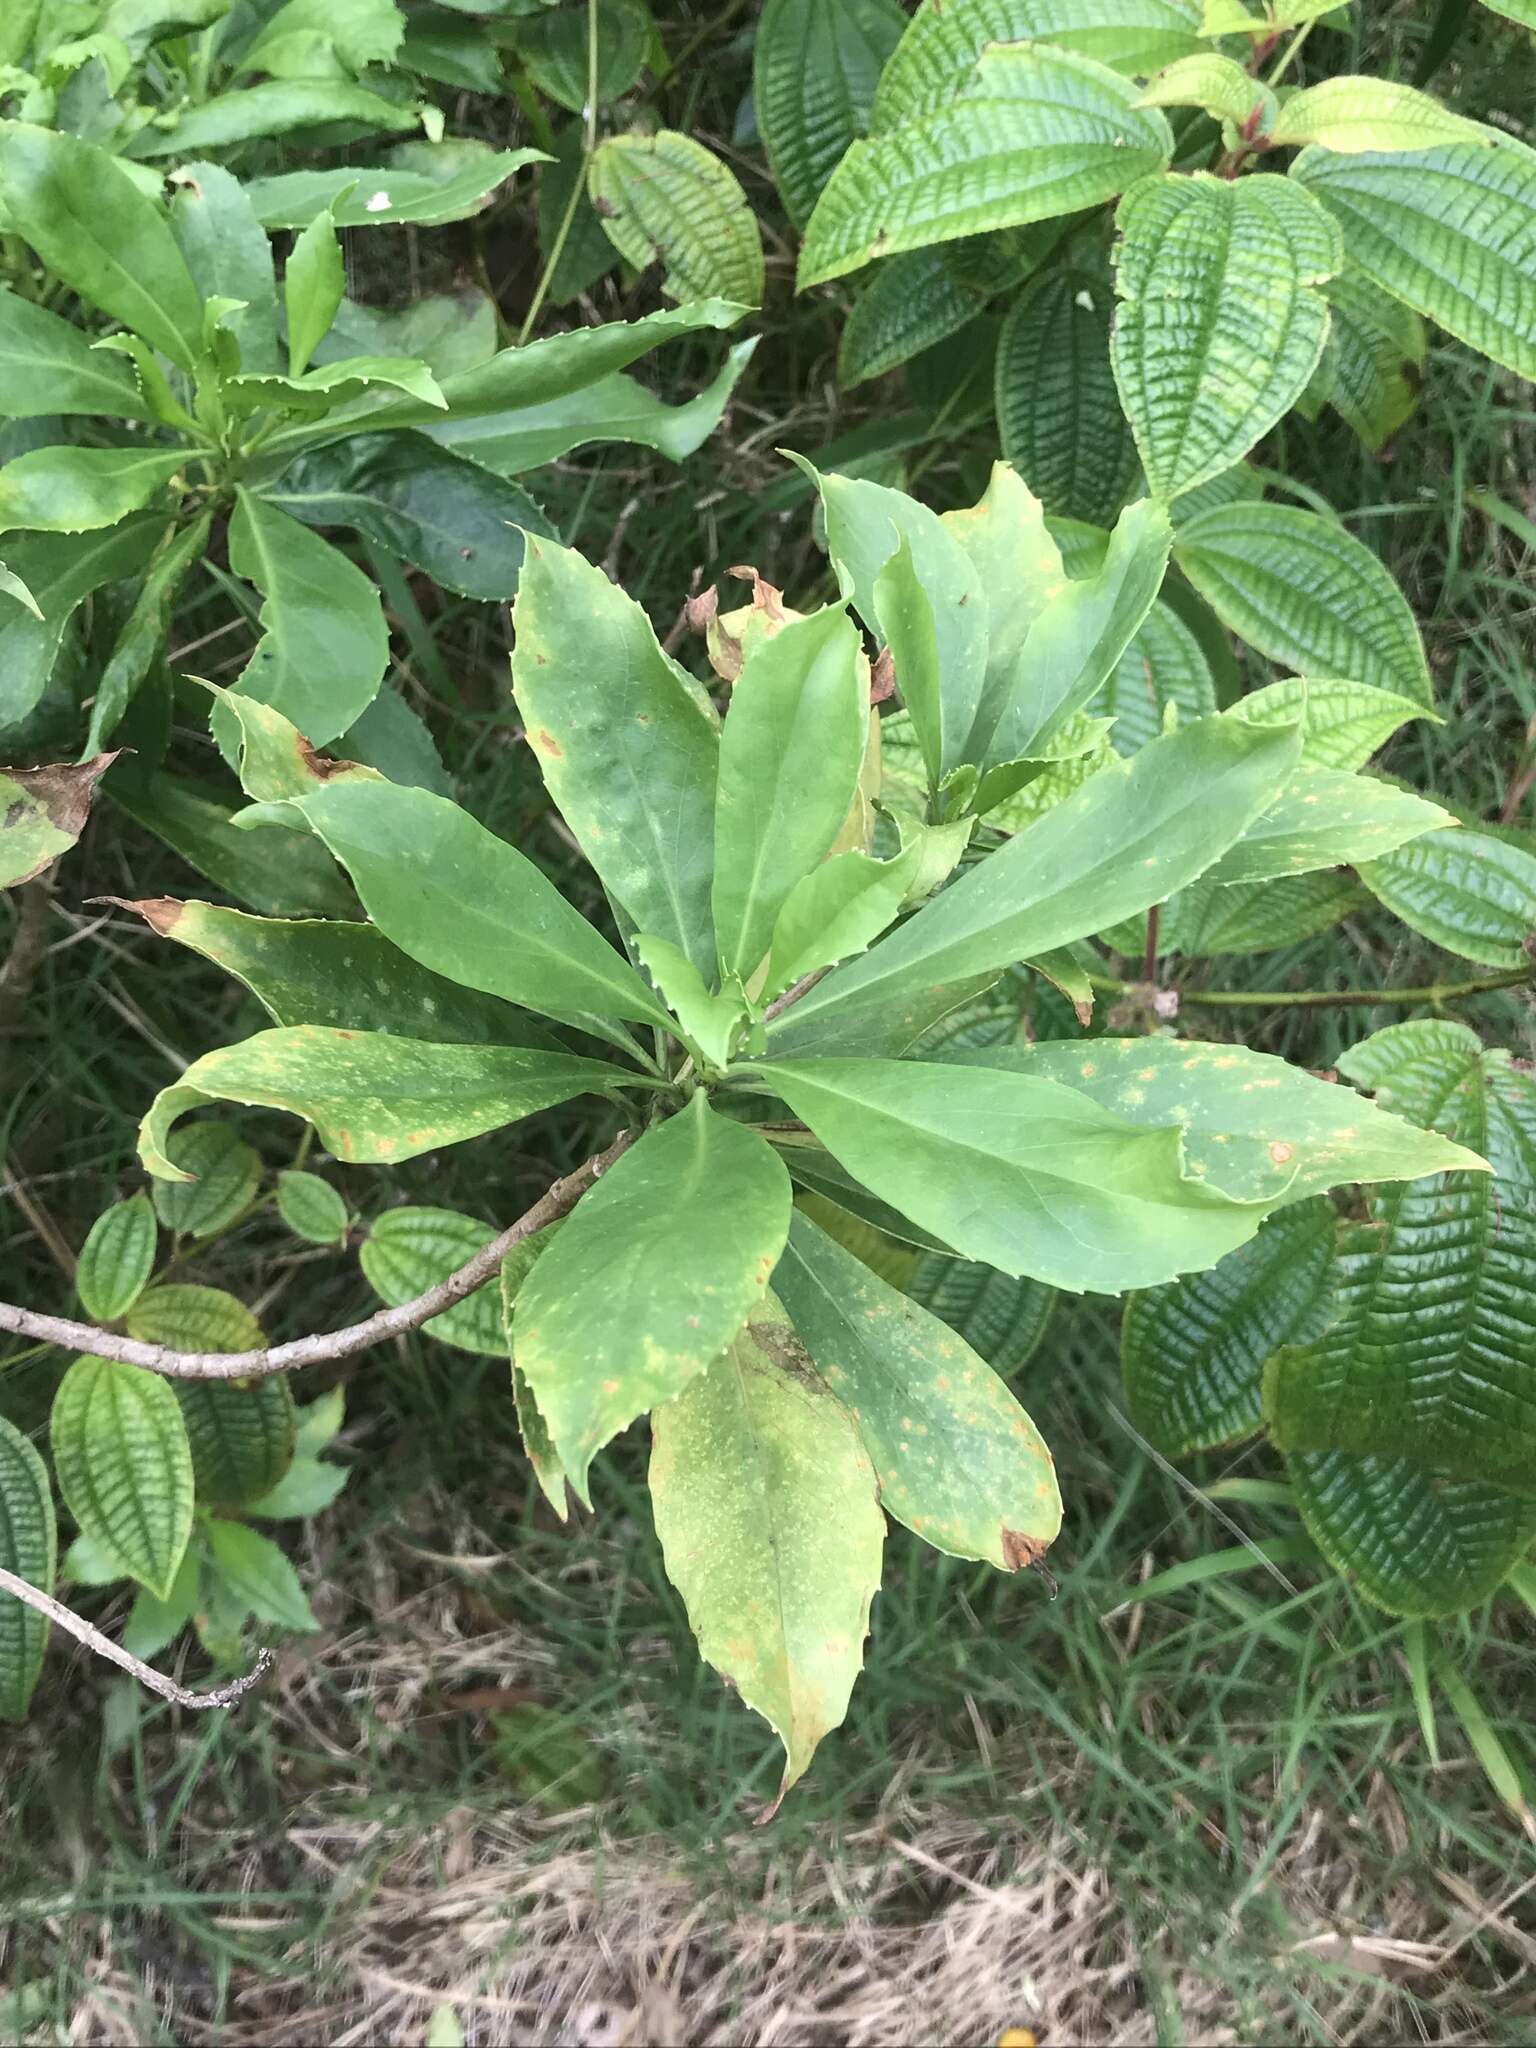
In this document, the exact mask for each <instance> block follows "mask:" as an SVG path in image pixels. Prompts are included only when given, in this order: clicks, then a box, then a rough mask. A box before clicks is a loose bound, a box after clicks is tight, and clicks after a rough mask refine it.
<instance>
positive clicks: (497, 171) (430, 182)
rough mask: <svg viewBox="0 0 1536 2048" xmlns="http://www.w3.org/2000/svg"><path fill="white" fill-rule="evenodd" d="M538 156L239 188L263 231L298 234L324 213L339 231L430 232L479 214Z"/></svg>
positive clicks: (392, 167)
mask: <svg viewBox="0 0 1536 2048" xmlns="http://www.w3.org/2000/svg"><path fill="white" fill-rule="evenodd" d="M543 156H544V153H543V151H542V150H537V149H510V150H500V151H488V152H487V153H486V154H485V155H484V156H478V155H477V156H475V157H474V158H472V159H468V160H466V159H464V158H462V157H456V158H455V159H454V167H453V168H452V169H448V168H446V167H445V169H444V171H443V172H442V173H441V174H436V173H435V172H434V170H420V169H415V168H412V167H410V166H408V165H406V164H404V163H401V164H386V165H380V166H379V167H377V168H370V169H367V170H359V169H357V168H356V166H354V165H350V164H348V165H344V166H342V167H341V168H339V169H337V170H333V171H284V172H282V173H280V174H279V175H278V176H277V177H275V178H253V179H251V180H250V182H249V183H248V184H247V185H246V187H245V190H246V194H247V197H248V198H249V200H250V203H251V206H252V207H253V209H254V210H255V213H256V217H257V219H258V220H259V221H260V222H261V225H262V226H263V227H264V228H305V227H308V226H309V223H310V222H311V221H312V220H313V219H314V218H315V217H316V215H317V214H321V213H329V214H330V215H331V217H332V219H333V220H334V221H335V223H336V225H337V227H339V228H363V227H382V226H385V225H387V224H389V223H392V222H398V221H409V222H411V223H412V224H413V225H414V226H416V227H423V228H433V227H441V226H442V225H443V224H444V223H445V222H447V221H455V220H464V219H466V218H467V217H468V216H469V215H471V214H475V213H478V212H479V211H480V209H481V208H482V207H483V206H484V205H486V204H487V202H488V201H489V200H490V198H491V196H492V194H493V193H494V192H495V191H496V189H497V187H498V186H499V185H502V184H504V183H505V182H506V180H507V179H508V178H510V177H511V176H512V174H513V172H514V171H519V170H521V169H522V168H523V166H524V165H525V164H531V163H539V162H541V161H543ZM421 161H422V159H421V158H416V159H414V160H413V162H415V163H420V162H421Z"/></svg>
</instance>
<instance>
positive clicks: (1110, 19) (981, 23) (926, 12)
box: [871, 0, 1201, 129]
mask: <svg viewBox="0 0 1536 2048" xmlns="http://www.w3.org/2000/svg"><path fill="white" fill-rule="evenodd" d="M1033 39H1038V40H1040V41H1041V42H1048V43H1054V44H1057V45H1059V46H1060V47H1061V48H1062V49H1064V50H1075V51H1076V52H1077V53H1078V54H1079V55H1080V56H1084V57H1093V58H1095V59H1096V60H1097V61H1098V62H1099V63H1100V64H1107V65H1108V66H1109V67H1110V69H1111V70H1113V71H1120V72H1123V73H1124V74H1125V75H1126V77H1127V78H1145V77H1147V76H1148V75H1149V74H1150V73H1151V72H1154V71H1159V70H1161V69H1162V67H1163V66H1164V65H1165V64H1171V63H1173V62H1174V60H1175V59H1176V58H1179V57H1188V56H1192V55H1193V54H1194V53H1195V52H1197V51H1198V50H1199V49H1200V47H1201V44H1200V9H1199V6H1198V5H1197V4H1196V0H923V5H921V6H920V7H919V8H918V10H917V12H916V14H915V15H914V16H913V19H912V23H911V26H910V27H909V28H908V30H907V33H906V35H905V36H904V37H903V38H902V42H901V47H900V49H899V50H898V51H897V53H896V55H895V56H894V57H893V58H892V59H891V61H890V63H889V64H887V65H886V67H885V70H884V71H883V72H882V73H881V77H880V90H879V92H878V93H877V94H876V96H875V107H874V114H873V117H872V124H871V125H872V126H873V127H875V128H876V129H884V128H893V127H897V126H899V125H900V124H901V123H902V122H905V121H910V120H911V119H912V118H913V117H914V116H915V115H917V114H925V113H931V112H932V111H933V110H934V109H935V108H937V107H942V106H945V105H947V104H948V102H949V101H950V100H951V99H952V98H953V96H954V94H955V93H956V92H957V91H958V90H960V89H961V88H963V87H964V86H965V85H966V83H967V82H968V81H969V79H970V77H971V75H972V73H973V72H974V70H975V67H976V62H977V59H978V58H979V57H980V56H981V55H982V53H983V51H984V50H985V49H986V48H987V46H988V44H990V43H1016V42H1026V41H1030V40H1033Z"/></svg>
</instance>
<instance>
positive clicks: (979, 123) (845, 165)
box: [799, 43, 1173, 290]
mask: <svg viewBox="0 0 1536 2048" xmlns="http://www.w3.org/2000/svg"><path fill="white" fill-rule="evenodd" d="M1135 97H1136V88H1135V87H1134V86H1133V85H1132V84H1130V83H1129V81H1128V80H1126V79H1124V78H1122V77H1121V76H1120V75H1119V74H1118V73H1117V72H1114V71H1111V70H1109V69H1108V68H1107V67H1106V66H1105V65H1103V64H1099V63H1096V62H1095V61H1094V60H1093V59H1092V58H1089V57H1080V56H1076V55H1074V54H1073V53H1072V52H1071V51H1069V50H1063V49H1057V48H1054V47H1053V46H1052V45H1050V44H1047V43H1010V44H1002V45H996V46H992V47H989V48H987V49H985V50H984V51H983V52H982V54H981V56H980V57H979V58H978V59H977V62H976V66H975V71H974V74H973V76H972V80H971V82H970V83H968V84H967V85H966V86H964V87H963V89H961V90H959V91H958V92H955V93H954V94H952V95H951V94H946V95H945V99H944V101H943V102H942V103H941V104H940V105H938V106H937V107H935V108H934V109H933V110H932V111H929V112H926V113H923V114H921V115H918V116H916V117H915V118H908V119H905V120H904V122H903V125H902V126H900V127H899V128H894V129H892V130H890V131H889V132H887V133H883V134H880V133H877V134H873V135H870V136H868V137H867V138H865V139H864V140H863V141H860V142H855V143H854V144H853V145H852V147H851V148H850V149H849V151H848V153H847V155H846V156H845V157H844V158H843V160H842V162H841V163H840V164H839V165H838V167H837V169H836V170H835V171H834V172H833V173H832V176H831V179H830V180H829V182H828V184H827V188H826V190H825V191H824V192H823V193H822V195H821V198H820V199H819V200H818V201H817V204H816V211H815V212H814V213H813V214H812V216H811V220H810V225H809V226H808V227H807V229H806V233H805V244H804V247H803V248H802V250H801V252H800V273H799V282H800V286H801V289H802V290H803V289H804V288H805V287H806V286H808V285H813V284H825V283H827V281H828V280H829V279H831V278H834V277H843V276H846V274H847V273H848V272H849V271H850V270H857V269H858V268H859V266H860V265H861V264H864V263H867V262H869V261H870V259H871V258H872V257H876V256H895V255H899V254H900V253H901V252H902V251H903V250H905V249H921V248H924V247H926V246H927V245H928V244H929V243H932V242H947V241H953V240H955V239H956V238H957V237H958V236H961V235H972V234H981V233H986V232H988V231H990V230H993V229H996V228H1006V227H1014V226H1018V225H1021V224H1022V223H1024V222H1026V221H1035V220H1049V219H1051V218H1053V217H1055V216H1057V215H1060V214H1065V213H1077V212H1080V211H1081V210H1082V209H1084V208H1086V207H1090V206H1096V205H1098V204H1099V203H1100V202H1101V201H1102V200H1105V199H1112V198H1114V197H1115V195H1116V194H1117V193H1120V192H1123V191H1125V189H1126V187H1127V186H1128V185H1131V184H1133V183H1134V182H1135V180H1136V179H1137V178H1139V177H1141V176H1142V175H1143V174H1144V173H1145V172H1148V171H1154V170H1158V169H1160V168H1161V166H1162V165H1164V164H1165V163H1167V161H1168V159H1169V157H1170V156H1171V154H1172V150H1173V142H1172V136H1171V135H1170V132H1169V129H1168V124H1167V122H1166V121H1165V120H1164V119H1163V117H1162V115H1161V114H1160V113H1158V112H1157V111H1156V110H1155V109H1148V110H1145V111H1137V110H1136V108H1135V107H1134V105H1133V102H1134V100H1135Z"/></svg>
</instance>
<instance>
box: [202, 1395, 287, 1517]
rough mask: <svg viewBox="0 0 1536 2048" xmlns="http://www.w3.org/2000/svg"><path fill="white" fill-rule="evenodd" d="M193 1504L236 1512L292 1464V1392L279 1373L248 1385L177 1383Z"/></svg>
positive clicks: (281, 1476) (276, 1481)
mask: <svg viewBox="0 0 1536 2048" xmlns="http://www.w3.org/2000/svg"><path fill="white" fill-rule="evenodd" d="M176 1398H177V1400H179V1401H180V1403H181V1413H182V1419H183V1421H184V1422H185V1423H186V1425H187V1438H188V1441H189V1442H190V1443H191V1446H192V1470H193V1472H194V1474H195V1476H196V1480H197V1497H198V1500H199V1501H200V1502H201V1503H202V1504H203V1505H204V1506H207V1507H228V1508H238V1507H244V1506H246V1505H247V1504H248V1503H249V1502H250V1501H253V1500H260V1499H261V1497H262V1496H263V1495H264V1494H268V1493H270V1492H271V1491H272V1489H273V1487H274V1486H276V1485H278V1484H279V1482H280V1481H281V1480H282V1478H283V1475H284V1473H286V1472H287V1470H288V1468H289V1466H290V1465H291V1464H292V1463H293V1439H294V1408H293V1390H292V1388H291V1387H290V1385H289V1383H288V1381H287V1379H286V1378H285V1377H284V1376H283V1374H281V1373H269V1374H268V1375H267V1377H266V1378H265V1379H259V1380H256V1381H254V1382H253V1383H252V1384H251V1385H250V1386H240V1385H238V1384H237V1383H235V1382H233V1381H229V1380H178V1381H177V1383H176Z"/></svg>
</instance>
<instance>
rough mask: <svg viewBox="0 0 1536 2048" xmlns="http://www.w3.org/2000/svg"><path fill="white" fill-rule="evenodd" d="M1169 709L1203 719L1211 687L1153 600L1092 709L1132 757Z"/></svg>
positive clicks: (1201, 663)
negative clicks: (1106, 719)
mask: <svg viewBox="0 0 1536 2048" xmlns="http://www.w3.org/2000/svg"><path fill="white" fill-rule="evenodd" d="M1170 704H1173V705H1177V707H1178V710H1179V714H1180V716H1181V717H1183V718H1208V717H1210V716H1211V715H1212V714H1213V713H1214V712H1215V709H1216V686H1215V683H1214V682H1213V680H1212V678H1211V671H1210V668H1209V667H1208V665H1207V663H1206V659H1205V655H1204V652H1203V651H1202V649H1201V646H1200V642H1199V641H1198V640H1197V639H1196V638H1195V636H1194V634H1193V633H1192V632H1191V631H1190V629H1189V627H1188V626H1186V625H1185V623H1184V621H1183V620H1182V619H1181V618H1180V617H1179V614H1178V613H1177V612H1176V611H1175V610H1174V609H1173V607H1172V606H1171V605H1170V604H1168V603H1167V602H1166V601H1165V600H1163V599H1162V598H1159V599H1158V600H1157V602H1156V603H1155V604H1154V605H1153V606H1152V609H1151V610H1150V611H1149V612H1148V613H1147V616H1146V617H1145V618H1144V619H1143V620H1142V622H1141V624H1140V626H1139V627H1138V628H1137V630H1136V633H1135V635H1134V637H1133V638H1132V640H1131V642H1130V645H1129V646H1128V647H1127V648H1126V650H1125V652H1124V654H1122V655H1121V657H1120V659H1119V661H1117V662H1116V664H1115V668H1114V673H1113V674H1112V675H1111V676H1110V678H1109V681H1108V682H1107V683H1106V684H1105V685H1104V693H1103V695H1102V696H1101V697H1099V698H1097V699H1095V708H1096V709H1097V710H1100V711H1103V712H1105V713H1106V714H1107V715H1108V716H1109V717H1111V718H1113V719H1114V721H1115V725H1114V731H1113V732H1112V733H1111V735H1110V737H1111V739H1112V740H1113V742H1114V745H1115V748H1116V750H1117V752H1119V753H1122V754H1134V753H1136V752H1137V750H1138V749H1139V748H1141V747H1144V746H1146V744H1147V743H1148V741H1149V740H1154V739H1156V738H1157V736H1158V734H1159V733H1160V732H1161V731H1162V730H1163V719H1164V715H1165V713H1166V712H1167V709H1168V706H1169V705H1170ZM1415 708H1416V707H1415ZM1303 745H1305V741H1303Z"/></svg>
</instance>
